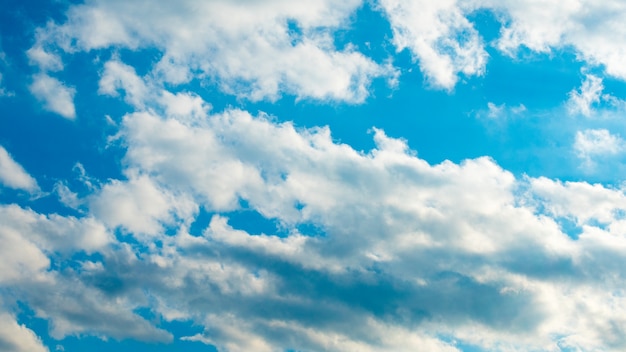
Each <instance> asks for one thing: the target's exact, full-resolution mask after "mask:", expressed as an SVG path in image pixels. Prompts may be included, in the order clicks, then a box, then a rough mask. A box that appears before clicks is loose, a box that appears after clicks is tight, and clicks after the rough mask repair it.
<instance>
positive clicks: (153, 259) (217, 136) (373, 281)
mask: <svg viewBox="0 0 626 352" xmlns="http://www.w3.org/2000/svg"><path fill="white" fill-rule="evenodd" d="M150 97H153V99H157V100H158V101H156V102H151V103H149V104H147V105H154V106H158V105H162V106H163V108H162V110H159V111H162V112H163V113H164V114H165V113H166V111H170V112H171V115H164V116H161V115H159V113H157V110H151V111H150V112H138V113H132V114H129V115H127V116H125V117H124V119H123V121H122V123H121V125H120V128H121V133H120V136H119V138H120V139H121V140H122V141H123V143H124V144H125V145H126V146H127V152H126V156H125V158H124V160H123V165H125V172H126V176H127V179H126V180H110V181H108V182H106V183H105V184H103V185H101V186H97V187H96V188H97V191H96V192H95V193H94V194H93V195H90V196H88V199H87V200H88V202H87V204H88V206H89V208H88V209H87V210H86V211H87V213H88V215H87V216H86V217H85V218H83V219H75V218H71V217H60V216H53V215H48V216H43V215H39V214H36V213H35V212H33V211H30V210H24V209H22V208H19V207H17V206H5V207H3V208H2V211H0V220H2V221H0V223H1V224H2V225H0V235H1V236H3V243H8V245H7V246H5V247H3V248H6V251H7V253H12V254H15V255H14V256H11V255H2V256H0V258H3V259H2V260H0V263H2V264H3V265H4V267H5V269H3V270H2V272H3V273H4V275H5V277H4V278H3V280H4V281H3V282H5V284H6V283H10V285H12V287H13V288H14V289H15V290H17V292H19V293H20V294H21V297H23V300H24V302H26V303H27V304H29V305H30V306H32V307H33V309H34V310H35V311H36V312H37V315H38V316H40V317H43V318H46V319H50V320H51V322H52V323H51V326H52V329H51V334H52V336H54V337H55V338H61V337H63V336H67V335H69V334H95V335H96V336H103V337H106V336H109V337H114V338H128V337H130V338H135V339H142V340H148V341H167V340H168V339H170V338H171V336H170V335H169V334H168V333H167V332H164V331H163V330H160V329H159V328H158V327H155V326H153V325H152V324H151V323H148V322H147V321H145V320H144V319H143V318H141V317H139V316H137V315H135V314H133V313H132V312H133V311H134V310H136V309H138V308H148V309H150V310H151V311H153V312H155V314H157V315H161V316H162V318H163V319H165V320H168V321H169V320H183V321H190V322H193V323H194V324H198V325H201V326H203V327H204V328H205V330H204V331H203V332H202V333H201V334H199V335H195V336H191V337H188V338H187V339H190V340H194V341H202V342H206V343H212V344H215V345H217V346H218V347H221V348H227V349H229V350H232V351H239V350H246V349H250V348H254V349H258V350H263V349H266V350H282V349H289V348H292V349H307V350H329V351H342V350H350V349H357V350H364V351H384V350H402V349H405V350H415V349H416V348H419V347H420V346H429V350H433V351H454V350H455V349H457V350H458V348H456V347H455V344H454V343H453V342H450V341H453V340H456V341H459V342H463V343H470V344H475V345H478V346H482V347H483V348H485V349H491V350H506V349H510V350H532V349H535V350H558V349H557V345H561V346H565V345H567V346H570V347H571V348H578V349H583V350H591V349H602V350H611V349H613V350H619V349H621V348H622V347H623V346H624V341H621V340H620V337H619V336H621V335H620V334H622V333H623V331H621V330H620V329H621V328H620V326H623V324H622V322H623V318H622V317H623V316H624V313H626V301H625V300H624V299H623V297H622V296H620V294H619V292H620V290H621V285H622V281H621V280H620V279H619V278H620V277H622V276H623V275H624V269H623V268H624V267H626V266H625V265H623V264H626V263H623V257H624V254H625V253H626V238H625V237H624V236H623V231H622V230H623V229H624V228H626V224H625V223H624V222H625V221H624V219H623V218H622V216H621V215H620V214H621V212H623V209H626V201H624V199H626V198H624V195H623V192H622V191H620V190H612V189H608V188H605V187H603V186H598V185H595V186H592V185H588V184H586V183H576V184H567V183H566V184H563V183H559V182H557V181H552V180H548V179H542V178H540V179H532V178H525V179H521V180H520V179H516V178H515V177H514V176H513V175H512V174H511V173H509V172H507V171H506V170H503V169H502V168H500V167H499V166H498V165H496V164H495V163H494V162H493V161H492V160H491V159H489V158H479V159H473V160H466V161H464V162H462V163H461V164H455V163H452V162H443V163H441V164H438V165H429V164H428V163H427V162H425V161H424V160H422V159H419V158H418V157H416V156H415V153H414V152H412V151H411V150H410V149H409V147H408V145H407V143H406V141H404V140H401V139H395V138H391V137H389V136H386V135H385V133H384V132H383V131H382V130H377V129H375V130H374V141H375V143H376V148H375V149H373V150H371V151H369V152H367V153H363V152H357V151H355V150H354V149H352V148H351V147H349V146H347V145H343V144H338V143H336V142H334V141H333V139H332V137H331V135H330V131H329V129H328V128H313V129H296V128H295V127H294V126H293V125H292V124H290V123H275V122H272V120H271V119H270V118H268V117H267V116H265V115H263V114H261V115H259V116H251V115H250V114H249V113H247V112H245V111H240V110H234V109H227V110H226V111H223V112H221V113H212V114H209V113H208V112H207V111H206V110H204V109H202V108H201V109H200V110H199V111H198V110H197V109H190V110H188V111H187V112H188V113H190V114H192V115H193V114H204V115H203V116H204V117H203V118H193V117H192V118H190V117H189V116H185V112H182V110H178V109H176V108H175V107H176V106H178V105H177V102H178V100H177V98H176V97H177V96H176V95H174V94H169V95H168V94H153V95H150ZM178 97H179V98H180V99H182V100H180V101H184V100H185V99H191V100H189V101H195V100H194V99H196V98H193V97H191V96H189V95H180V96H178ZM172 99H174V103H172ZM167 106H170V107H171V109H170V110H168V109H167ZM197 106H198V107H199V108H200V107H204V106H206V104H203V103H198V105H197ZM268 140H271V141H272V143H267V141H268ZM242 200H243V201H245V203H246V204H247V206H248V207H249V208H250V209H251V210H254V211H257V212H259V213H260V214H262V215H263V216H265V217H267V218H269V219H273V220H275V221H276V222H277V223H278V224H279V227H280V228H282V229H283V230H282V231H283V234H281V235H280V236H279V235H277V234H273V233H267V234H258V233H250V232H246V231H243V230H241V229H237V228H233V227H232V226H231V225H230V224H229V223H228V215H227V214H222V215H216V216H214V217H213V220H212V221H211V222H210V224H209V226H208V227H207V228H206V229H204V231H203V232H202V234H197V233H196V234H194V235H190V234H189V233H188V231H189V225H190V223H191V221H193V219H194V217H195V216H196V214H197V211H198V210H197V209H198V207H199V206H203V207H204V209H205V210H206V211H207V212H218V213H220V212H224V211H226V212H227V211H230V210H236V209H239V208H240V207H241V205H240V204H241V201H242ZM622 203H623V204H622ZM562 217H573V218H576V219H577V220H576V224H577V226H579V227H581V234H580V236H579V237H578V239H577V240H574V239H572V238H570V237H569V236H567V235H566V234H565V233H563V232H562V231H561V229H560V227H559V225H558V222H557V220H558V219H560V218H562ZM102 224H106V225H107V227H104V226H103V225H102ZM305 224H308V225H313V226H314V227H315V228H318V229H320V231H322V232H323V233H324V236H316V235H315V233H311V232H310V231H311V230H310V228H307V227H300V225H305ZM117 227H122V228H124V229H125V230H126V231H127V232H129V233H130V234H131V235H132V236H134V237H135V239H136V240H137V241H138V243H137V244H136V245H135V244H129V243H122V242H118V241H116V240H115V238H114V237H112V236H110V235H109V233H110V232H111V231H114V229H115V228H117ZM620 231H622V232H620ZM166 233H167V234H166ZM620 233H621V234H620ZM146 234H148V235H149V236H146ZM131 243H136V242H133V241H131ZM157 243H158V245H157ZM16 248H20V250H19V251H18V250H15V249H16ZM86 248H91V250H92V251H97V252H98V253H100V255H101V257H102V259H97V258H96V259H85V260H77V261H72V260H73V259H71V258H72V253H74V252H75V251H80V250H82V249H86ZM27 250H31V251H33V253H30V254H29V253H22V252H20V251H27ZM53 253H59V254H58V255H60V257H49V256H52V255H53ZM54 255H56V254H54ZM24 258H31V259H29V260H28V261H26V260H24ZM33 258H34V259H36V260H33ZM50 258H54V260H55V261H57V262H58V261H59V260H60V261H65V263H68V264H70V263H71V267H72V270H67V271H57V270H56V269H55V268H50V264H49V263H50V262H51V261H50ZM620 258H622V259H620ZM19 270H28V272H29V273H31V274H30V275H25V274H24V273H20V272H19ZM10 273H15V274H13V275H9V274H10ZM598 273H602V274H601V275H598ZM53 288H54V290H55V292H61V293H62V294H60V295H56V296H54V297H53V299H51V298H50V297H48V296H47V295H44V294H43V293H45V292H50V290H52V289H53ZM258 302H263V305H259V304H258ZM581 314H583V315H584V316H593V319H586V318H582V316H581ZM93 317H97V318H98V319H95V318H93ZM610 326H614V327H615V329H614V332H612V333H610V334H608V333H607V327H610ZM441 336H448V337H449V339H447V340H446V341H443V340H441ZM398 341H402V343H399V342H398Z"/></svg>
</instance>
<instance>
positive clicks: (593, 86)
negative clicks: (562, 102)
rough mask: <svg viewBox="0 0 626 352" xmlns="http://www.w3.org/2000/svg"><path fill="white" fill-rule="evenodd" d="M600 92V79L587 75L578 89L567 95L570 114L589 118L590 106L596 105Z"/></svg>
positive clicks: (600, 95) (601, 87)
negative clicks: (578, 114)
mask: <svg viewBox="0 0 626 352" xmlns="http://www.w3.org/2000/svg"><path fill="white" fill-rule="evenodd" d="M602 90H604V86H603V84H602V79H601V78H599V77H597V76H594V75H587V76H586V77H585V80H584V81H583V83H582V85H581V87H580V89H579V90H572V91H571V92H570V93H569V102H568V104H569V110H570V112H571V113H580V114H582V115H583V116H590V115H591V113H592V106H593V105H594V104H598V103H599V102H600V99H601V98H602Z"/></svg>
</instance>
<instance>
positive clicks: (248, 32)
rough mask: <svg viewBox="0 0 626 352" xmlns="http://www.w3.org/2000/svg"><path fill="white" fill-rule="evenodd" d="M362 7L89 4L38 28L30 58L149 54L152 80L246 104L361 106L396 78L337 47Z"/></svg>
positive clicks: (354, 1)
mask: <svg viewBox="0 0 626 352" xmlns="http://www.w3.org/2000/svg"><path fill="white" fill-rule="evenodd" d="M359 5H361V2H360V1H359V0H351V1H344V2H342V3H341V4H338V3H336V2H332V1H306V2H300V3H298V4H297V5H295V4H293V3H291V2H289V1H284V0H273V1H271V2H267V1H252V2H246V3H245V4H244V3H238V2H232V1H212V2H201V1H195V0H187V1H184V2H180V3H177V4H176V5H175V6H174V5H167V4H162V5H160V6H153V4H152V3H151V2H148V1H144V2H136V1H135V2H126V1H95V2H90V3H88V4H81V5H76V6H73V7H71V8H70V10H69V12H68V19H67V22H66V23H64V24H61V25H50V26H48V27H46V28H45V29H41V31H40V35H39V38H38V41H37V43H36V45H35V46H34V47H33V48H32V49H31V50H30V51H29V56H30V57H31V60H33V61H36V62H39V64H40V65H44V66H51V65H52V63H53V62H54V60H52V58H54V56H53V55H52V54H48V53H47V51H45V50H44V49H41V48H46V47H50V46H52V47H55V45H56V47H61V48H63V50H65V51H67V52H73V51H76V50H92V49H100V48H107V47H120V46H121V47H128V48H131V49H139V48H154V47H156V48H157V49H159V50H161V51H162V53H163V56H162V57H161V59H160V60H159V61H158V62H157V63H156V64H155V66H154V70H153V72H152V74H153V75H154V76H155V77H156V78H158V79H159V80H162V81H165V82H169V83H174V84H179V83H184V82H187V81H189V80H191V79H192V78H194V77H199V78H201V79H208V80H211V81H215V82H217V84H218V85H219V86H220V87H221V88H222V90H223V91H225V92H228V93H231V94H234V95H237V96H241V97H246V98H248V99H251V100H261V99H276V98H277V97H279V96H280V95H281V94H282V93H287V94H292V95H295V96H296V97H297V98H299V99H305V98H313V99H321V100H340V101H347V102H352V103H358V102H362V101H363V100H364V99H365V98H366V97H367V96H368V90H367V89H368V86H369V84H370V81H371V80H372V79H374V78H376V77H381V76H393V74H394V72H393V69H391V68H390V67H389V66H388V65H383V64H377V63H375V62H373V61H372V60H371V59H369V58H367V57H365V56H364V55H363V54H361V53H359V52H358V51H357V50H356V49H355V48H354V47H353V46H350V45H348V46H347V47H345V48H336V47H335V45H334V43H333V37H332V35H333V32H334V31H335V30H336V29H337V28H339V27H342V26H345V25H346V24H347V23H348V21H349V17H350V15H351V14H352V13H353V12H354V11H355V10H356V9H357V8H358V6H359ZM233 43H236V44H234V45H233ZM56 66H58V65H56ZM56 66H54V67H56ZM107 69H109V70H110V69H114V68H112V67H108V68H107ZM107 87H108V86H105V87H104V89H107ZM102 88H103V87H102V86H101V89H102Z"/></svg>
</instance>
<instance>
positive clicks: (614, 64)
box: [380, 0, 626, 113]
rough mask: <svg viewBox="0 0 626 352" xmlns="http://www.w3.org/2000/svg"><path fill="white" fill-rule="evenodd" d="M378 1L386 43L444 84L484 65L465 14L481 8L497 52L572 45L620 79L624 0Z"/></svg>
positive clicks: (625, 49) (625, 73) (625, 33)
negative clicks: (493, 23) (495, 24)
mask: <svg viewBox="0 0 626 352" xmlns="http://www.w3.org/2000/svg"><path fill="white" fill-rule="evenodd" d="M380 4H381V7H382V8H383V9H384V11H385V13H386V14H387V16H388V18H389V21H390V23H391V25H392V29H393V33H394V37H393V41H394V44H395V45H396V47H397V48H398V49H399V50H402V49H404V48H408V49H409V50H410V51H411V53H412V54H413V55H414V57H415V58H416V59H417V60H418V61H419V65H420V68H421V69H422V71H423V72H424V73H425V75H426V77H427V78H428V79H429V81H430V83H431V84H433V85H434V86H435V87H439V88H444V89H451V88H453V87H454V85H455V84H456V83H457V81H458V79H459V74H463V75H466V76H473V75H481V74H483V73H484V70H485V64H486V61H487V54H486V52H485V49H484V46H485V44H484V43H483V40H482V38H481V37H480V35H479V33H477V31H476V30H475V28H474V25H473V24H472V23H471V22H470V21H469V20H468V15H470V14H472V13H473V12H474V11H477V10H481V9H484V10H489V11H492V12H493V13H495V15H496V17H497V18H498V20H499V21H500V22H501V24H502V26H503V27H502V29H501V31H500V36H499V37H498V38H497V39H496V40H495V46H496V47H497V48H498V49H499V50H500V51H502V52H504V53H507V54H509V55H511V56H516V55H517V52H518V50H519V48H520V47H526V48H528V49H530V50H531V51H534V52H539V53H551V52H552V51H553V50H561V49H573V50H574V51H575V52H576V54H577V55H578V57H579V58H580V59H581V60H584V61H586V62H587V64H588V65H590V66H600V67H603V68H605V72H606V74H608V75H609V76H612V77H616V78H619V79H622V80H626V64H624V61H623V60H622V59H621V58H622V57H623V56H624V55H625V53H626V44H624V43H626V40H625V39H626V25H624V21H622V20H621V19H622V18H623V17H624V15H626V5H625V4H624V3H622V2H620V1H609V2H597V1H592V0H582V1H579V0H569V1H551V0H539V1H536V0H524V1H519V0H505V1H501V0H444V1H437V2H432V1H404V0H381V1H380ZM587 98H593V97H592V96H587ZM581 102H584V101H581ZM582 106H583V107H584V106H586V105H582ZM585 111H586V110H583V113H584V112H585Z"/></svg>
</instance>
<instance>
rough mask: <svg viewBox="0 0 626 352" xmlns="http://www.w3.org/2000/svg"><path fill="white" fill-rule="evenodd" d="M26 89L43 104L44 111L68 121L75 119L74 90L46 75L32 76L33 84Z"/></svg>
mask: <svg viewBox="0 0 626 352" xmlns="http://www.w3.org/2000/svg"><path fill="white" fill-rule="evenodd" d="M28 88H29V89H30V92H31V93H32V94H33V95H34V96H35V97H36V98H37V99H39V100H40V101H41V102H42V103H43V105H44V108H45V109H46V110H49V111H51V112H54V113H56V114H59V115H61V116H63V117H65V118H67V119H70V120H72V119H74V118H75V117H76V108H75V107H74V95H75V94H76V90H75V89H74V88H69V87H67V86H65V85H64V84H63V82H61V81H59V80H58V79H56V78H54V77H51V76H49V75H48V74H46V73H40V74H37V75H35V76H33V83H32V84H31V85H30V86H29V87H28Z"/></svg>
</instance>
